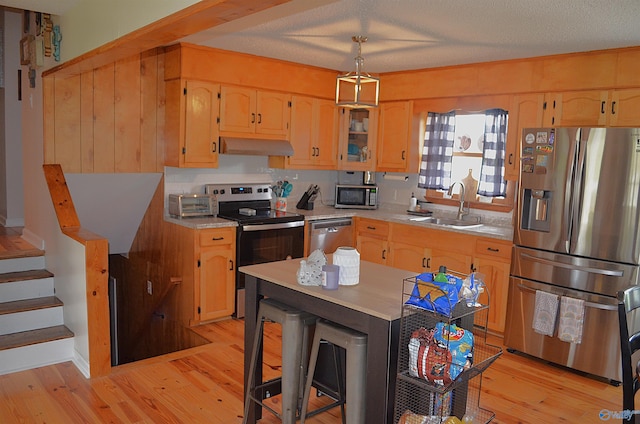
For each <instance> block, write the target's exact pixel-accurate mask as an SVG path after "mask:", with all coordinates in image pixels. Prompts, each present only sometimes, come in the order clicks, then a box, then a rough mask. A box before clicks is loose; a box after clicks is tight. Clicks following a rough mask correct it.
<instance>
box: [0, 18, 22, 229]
mask: <svg viewBox="0 0 640 424" xmlns="http://www.w3.org/2000/svg"><path fill="white" fill-rule="evenodd" d="M1 20H2V23H1V25H2V27H3V29H2V30H3V50H2V52H3V57H2V64H3V70H2V71H3V79H4V87H3V88H0V108H1V111H0V120H1V121H2V122H1V125H0V128H1V129H2V130H1V131H0V161H1V163H2V166H0V169H1V170H2V172H0V224H1V225H4V226H7V227H22V226H24V187H23V179H22V169H23V167H22V128H21V127H20V126H19V125H11V123H15V122H20V119H21V118H20V115H21V107H20V102H19V101H18V69H20V37H21V30H22V14H20V13H16V12H10V11H8V10H7V11H4V12H2V18H1ZM25 76H26V75H25ZM7 124H9V125H7Z"/></svg>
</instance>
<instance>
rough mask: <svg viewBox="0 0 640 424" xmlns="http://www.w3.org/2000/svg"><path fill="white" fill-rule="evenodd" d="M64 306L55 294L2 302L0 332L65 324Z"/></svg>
mask: <svg viewBox="0 0 640 424" xmlns="http://www.w3.org/2000/svg"><path fill="white" fill-rule="evenodd" d="M62 306H63V304H62V301H60V299H58V298H57V297H55V296H46V297H40V298H33V299H25V300H16V301H12V302H4V303H0V334H11V333H18V332H20V331H29V330H36V329H38V328H43V327H51V326H54V325H61V324H64V315H63V310H62Z"/></svg>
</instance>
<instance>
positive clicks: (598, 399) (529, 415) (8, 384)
mask: <svg viewBox="0 0 640 424" xmlns="http://www.w3.org/2000/svg"><path fill="white" fill-rule="evenodd" d="M266 328H267V333H266V334H267V336H266V338H267V341H266V346H267V348H266V349H267V351H266V353H265V362H266V363H267V364H268V366H267V367H266V371H265V373H271V374H273V373H277V372H278V368H279V351H278V350H277V349H275V350H274V349H273V348H272V349H269V346H277V345H278V339H279V337H280V334H279V326H277V325H275V324H271V325H267V327H266ZM198 332H199V333H200V334H202V335H203V336H204V337H206V338H208V339H210V340H213V341H212V342H211V343H210V344H207V345H203V346H199V347H196V348H192V349H188V350H184V351H180V352H175V353H172V354H168V355H163V356H160V357H156V358H150V359H146V360H143V361H139V362H134V363H130V364H126V365H122V366H119V367H114V368H113V370H112V373H111V375H109V376H106V377H100V378H95V379H89V380H87V379H85V378H84V377H83V376H82V375H81V374H80V373H79V372H78V371H77V370H76V369H75V367H74V366H73V365H72V364H71V363H63V364H58V365H53V366H48V367H43V368H40V369H35V370H30V371H23V372H18V373H14V374H9V375H4V376H0V422H1V423H31V422H47V423H77V422H87V423H107V422H109V423H143V422H144V423H164V422H167V423H169V422H171V423H224V424H229V423H240V422H242V413H243V406H242V405H243V387H242V375H243V373H242V369H243V365H242V362H243V348H242V344H243V321H242V320H226V321H221V322H217V323H213V324H207V325H204V326H201V327H199V328H198ZM492 341H494V342H497V343H499V342H500V339H495V340H492ZM267 377H269V376H268V375H267ZM621 399H622V389H621V388H619V387H613V386H611V385H609V384H607V383H605V382H601V381H597V380H595V379H592V378H587V377H584V376H581V375H579V374H577V373H574V372H570V371H568V370H566V369H563V368H558V367H555V366H551V365H547V364H545V363H543V362H541V361H538V360H534V359H531V358H527V357H523V356H521V355H518V354H511V353H508V352H506V351H505V352H504V353H503V355H502V356H501V357H500V358H498V359H497V360H496V362H495V363H494V364H493V365H492V366H491V367H490V368H489V369H488V370H487V371H485V373H484V376H483V379H482V392H481V395H480V405H481V407H483V408H484V409H488V410H490V411H493V412H495V414H496V418H495V419H494V421H493V422H495V423H532V424H534V423H536V424H537V423H602V422H603V421H602V420H601V419H600V418H599V413H600V411H601V410H603V409H606V410H611V411H619V410H620V409H621ZM316 401H317V400H316ZM612 421H613V420H612ZM262 422H264V423H275V422H278V421H277V420H275V419H274V417H273V416H271V415H270V414H265V419H264V420H263V421H262ZM308 422H309V423H310V424H312V423H322V424H325V423H326V424H329V423H339V422H340V419H339V415H338V409H337V408H336V409H334V410H332V411H330V412H329V413H324V414H320V415H317V416H316V417H313V418H312V419H310V420H308Z"/></svg>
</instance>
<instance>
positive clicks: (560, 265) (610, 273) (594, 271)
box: [521, 253, 624, 277]
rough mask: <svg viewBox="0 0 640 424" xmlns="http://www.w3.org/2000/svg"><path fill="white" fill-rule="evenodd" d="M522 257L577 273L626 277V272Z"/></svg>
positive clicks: (528, 256) (524, 255) (533, 257)
mask: <svg viewBox="0 0 640 424" xmlns="http://www.w3.org/2000/svg"><path fill="white" fill-rule="evenodd" d="M521 256H522V257H523V258H526V259H529V260H531V261H533V262H538V263H541V264H545V265H552V266H556V267H558V268H565V269H570V270H575V271H585V272H590V273H592V274H600V275H608V276H611V277H622V276H624V272H623V271H619V270H616V271H610V270H607V269H600V268H590V267H582V266H575V265H571V264H565V263H562V262H556V261H552V260H549V259H544V258H538V257H535V256H531V255H527V254H526V253H521Z"/></svg>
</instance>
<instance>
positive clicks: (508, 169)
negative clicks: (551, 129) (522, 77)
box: [505, 94, 544, 181]
mask: <svg viewBox="0 0 640 424" xmlns="http://www.w3.org/2000/svg"><path fill="white" fill-rule="evenodd" d="M543 109H544V94H521V95H517V96H513V97H512V98H511V106H510V107H509V128H508V133H507V151H506V156H505V174H506V178H507V180H511V181H516V180H517V179H518V177H519V174H520V144H521V139H522V130H523V129H524V128H533V127H541V126H542V115H543Z"/></svg>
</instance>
